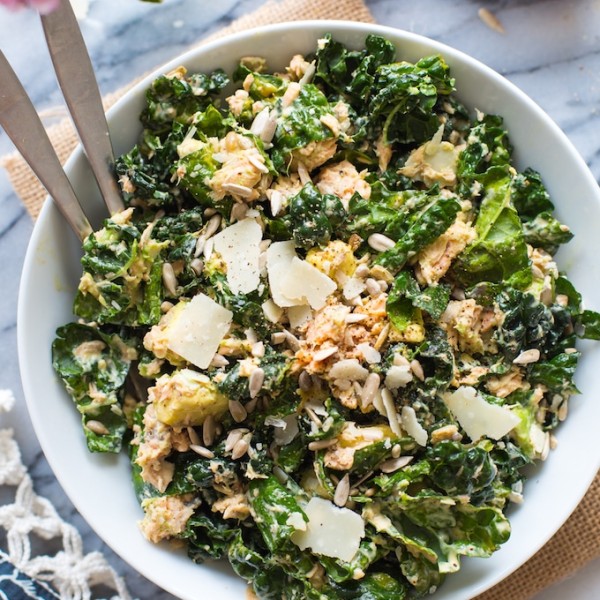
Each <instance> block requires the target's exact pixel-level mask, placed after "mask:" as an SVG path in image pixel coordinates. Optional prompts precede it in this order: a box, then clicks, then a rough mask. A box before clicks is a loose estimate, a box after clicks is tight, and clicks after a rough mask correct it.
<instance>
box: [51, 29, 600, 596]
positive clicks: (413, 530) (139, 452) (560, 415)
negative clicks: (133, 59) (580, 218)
mask: <svg viewBox="0 0 600 600" xmlns="http://www.w3.org/2000/svg"><path fill="white" fill-rule="evenodd" d="M231 81H233V82H234V90H233V92H232V93H230V95H228V96H227V97H225V95H224V92H225V90H228V91H230V90H231V89H232V86H231V85H229V84H230V82H231ZM454 85H455V82H454V79H453V77H452V75H451V73H450V69H449V68H448V65H447V64H446V62H445V61H444V59H443V57H441V56H428V57H423V58H421V59H420V60H418V61H417V62H416V63H414V64H413V63H409V62H407V61H404V60H402V59H401V57H397V56H396V48H395V46H394V45H393V44H392V43H391V42H389V41H388V40H386V39H383V38H381V37H379V36H375V35H370V36H368V37H367V38H366V40H365V45H364V48H361V49H351V48H347V47H345V46H344V45H343V44H341V43H340V42H338V41H336V40H334V39H333V38H332V37H331V36H330V35H327V36H325V37H324V38H323V39H322V40H319V44H318V47H317V48H316V49H315V52H314V54H312V55H310V56H307V57H304V56H300V55H297V56H294V57H292V58H291V61H290V63H289V65H288V66H287V67H286V68H285V70H283V71H282V72H279V73H271V72H269V67H268V65H267V64H266V62H265V61H264V60H263V59H261V58H260V57H255V56H253V57H243V58H241V60H240V66H239V67H238V68H237V69H236V71H235V72H234V73H232V74H231V77H230V76H229V75H227V74H225V73H224V72H223V71H221V70H216V71H214V72H212V73H205V74H202V73H193V74H189V73H187V72H186V71H185V69H183V68H179V69H176V70H175V71H173V72H171V73H167V74H165V75H163V76H161V77H159V78H158V79H157V80H156V81H155V82H154V83H153V84H152V85H151V87H150V89H149V90H148V92H147V95H146V105H145V108H144V110H143V112H142V114H141V123H142V126H143V132H142V135H141V136H140V139H139V142H138V144H137V145H136V146H135V147H134V148H132V149H131V151H130V152H128V153H126V154H124V155H123V156H121V157H120V158H119V159H118V161H117V165H116V171H117V175H118V176H119V181H120V184H121V188H122V191H123V198H124V201H125V204H126V209H125V210H123V211H122V212H121V213H119V214H117V215H114V216H113V217H111V218H110V219H107V220H106V221H105V223H104V225H103V227H102V228H101V229H100V230H98V231H97V232H95V233H93V234H92V235H90V236H89V238H88V239H86V240H85V242H84V244H83V251H84V256H83V259H82V267H83V274H82V277H81V280H80V284H79V288H78V291H77V294H76V297H75V300H74V306H73V310H74V313H75V316H76V318H77V321H76V322H74V323H70V324H67V325H65V326H63V327H61V328H59V329H58V331H57V333H56V339H55V341H54V344H53V346H52V358H53V366H54V368H55V370H56V372H57V374H58V376H59V377H60V379H61V380H62V382H63V383H64V385H65V388H66V390H67V392H68V393H69V395H70V396H71V397H72V399H73V401H74V403H75V406H76V408H77V410H78V411H79V412H80V414H81V418H82V424H83V429H84V433H85V437H86V440H87V445H88V448H89V450H90V451H92V452H109V453H116V452H120V451H121V450H122V448H124V449H126V450H127V451H128V453H129V456H130V459H131V466H132V481H133V488H134V492H135V494H136V495H137V498H138V500H139V502H140V505H141V508H142V512H143V519H142V520H141V522H140V527H141V530H142V532H143V534H144V535H145V536H146V537H147V538H148V539H149V540H150V541H152V542H160V541H162V540H175V541H176V542H177V543H179V544H181V543H185V544H186V546H187V550H188V554H189V556H190V558H191V559H192V560H193V561H195V562H198V563H201V562H204V561H206V560H209V559H221V558H226V559H227V560H228V561H229V562H230V563H231V565H232V567H233V569H234V570H235V572H236V573H237V574H238V575H239V576H240V577H242V578H244V579H245V580H246V581H248V582H249V583H250V584H251V585H252V587H253V589H254V591H255V593H256V594H257V595H258V597H260V598H263V599H273V600H275V599H276V600H280V599H281V598H283V597H285V598H287V599H288V600H290V599H303V600H304V599H315V600H317V599H318V600H324V599H327V598H330V599H340V598H343V599H348V600H387V599H389V598H397V599H402V598H415V597H421V596H424V595H427V594H430V593H433V592H434V591H435V590H436V589H437V588H438V587H439V586H440V585H442V584H443V581H444V579H445V577H446V576H447V575H448V574H451V573H453V572H456V571H458V570H459V569H460V564H461V559H462V557H487V556H490V555H491V554H492V553H493V552H495V551H496V550H497V549H498V548H499V547H500V546H501V545H502V544H503V543H504V542H506V540H507V539H508V537H509V536H510V523H509V520H508V517H507V511H506V509H507V508H508V507H509V506H510V505H511V504H512V503H520V502H521V501H522V499H523V490H524V487H523V484H524V480H525V470H524V468H525V467H526V466H527V465H529V464H531V463H533V462H535V461H538V460H545V459H546V458H547V457H548V453H549V449H550V447H551V445H552V442H553V434H552V431H553V429H554V428H556V427H557V426H559V424H560V422H561V421H563V420H564V419H565V417H566V414H567V406H568V402H569V401H570V398H571V397H572V396H573V395H574V394H577V393H578V389H577V386H576V383H575V379H574V376H575V372H576V367H577V362H578V360H579V357H580V352H579V351H578V350H577V349H576V344H577V339H578V338H588V339H595V340H597V339H600V314H598V313H596V312H594V311H592V310H589V309H584V308H583V305H582V298H581V295H580V294H579V293H578V292H577V290H576V289H575V287H574V286H573V284H572V283H571V282H570V281H569V279H568V278H567V277H566V275H564V274H562V273H560V272H559V270H558V267H557V264H556V262H555V259H554V255H555V253H556V252H557V250H558V249H559V247H560V246H561V245H562V244H565V243H567V242H568V241H569V240H570V239H571V238H572V233H571V232H570V231H569V229H568V227H567V226H565V225H563V224H562V223H560V222H559V221H558V220H557V218H556V217H555V216H554V214H553V209H554V205H553V203H552V200H551V198H550V196H549V194H548V191H547V190H546V188H545V187H544V183H543V181H542V176H541V175H540V174H539V173H537V172H535V171H534V170H532V169H525V170H524V171H522V172H519V171H517V170H516V168H515V166H514V164H513V162H512V147H511V143H510V139H509V134H508V132H507V130H506V128H505V126H504V123H503V120H502V118H501V117H500V116H497V115H482V114H477V115H474V116H473V115H471V114H470V112H469V110H468V109H467V108H466V107H464V106H462V105H461V104H460V102H459V101H458V100H457V98H456V97H455V95H454V92H455V89H454ZM223 98H224V101H223Z"/></svg>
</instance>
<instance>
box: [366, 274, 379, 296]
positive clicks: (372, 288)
mask: <svg viewBox="0 0 600 600" xmlns="http://www.w3.org/2000/svg"><path fill="white" fill-rule="evenodd" d="M365 285H366V286H367V292H369V294H370V295H371V296H373V298H376V297H377V296H379V294H381V288H380V287H379V283H377V280H376V279H373V278H372V277H368V278H367V279H366V281H365Z"/></svg>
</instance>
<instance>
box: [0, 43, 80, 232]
mask: <svg viewBox="0 0 600 600" xmlns="http://www.w3.org/2000/svg"><path fill="white" fill-rule="evenodd" d="M0 81H1V82H2V84H1V85H0V125H2V128H3V129H4V131H6V134H7V135H8V137H9V138H10V139H11V140H12V141H13V143H14V145H15V146H16V147H17V149H18V150H19V152H20V153H21V154H22V155H23V158H24V159H25V160H26V161H27V163H28V164H29V165H30V167H31V169H32V170H33V172H34V173H35V174H36V175H37V177H38V179H39V180H40V181H41V182H42V184H43V186H44V187H45V188H46V190H47V191H48V193H49V194H50V196H52V198H54V201H55V202H56V204H57V206H58V208H59V209H60V211H61V212H62V214H63V215H64V217H65V219H66V220H67V221H68V223H69V225H71V227H72V228H73V230H74V231H75V233H76V234H77V235H78V236H79V238H80V239H81V240H83V239H85V238H86V237H87V236H88V235H89V234H90V233H92V227H91V225H90V223H89V221H88V219H87V217H86V216H85V214H84V212H83V210H82V208H81V206H80V205H79V202H78V200H77V197H76V196H75V192H74V191H73V188H72V187H71V182H70V181H69V179H68V178H67V176H66V175H65V172H64V171H63V168H62V166H61V164H60V161H59V160H58V157H57V155H56V152H55V150H54V148H53V146H52V144H51V143H50V140H49V138H48V134H47V133H46V130H45V129H44V126H43V124H42V122H41V121H40V118H39V116H38V114H37V111H36V110H35V107H34V106H33V104H32V103H31V100H30V99H29V96H28V95H27V92H26V91H25V90H24V89H23V86H22V85H21V82H20V81H19V78H18V77H17V75H16V73H15V72H14V71H13V69H12V67H11V66H10V64H9V63H8V60H7V59H6V57H5V56H4V53H3V52H2V51H0Z"/></svg>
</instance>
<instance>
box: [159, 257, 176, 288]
mask: <svg viewBox="0 0 600 600" xmlns="http://www.w3.org/2000/svg"><path fill="white" fill-rule="evenodd" d="M162 281H163V285H164V286H165V289H166V290H167V293H168V294H169V295H170V296H176V295H177V277H175V271H174V270H173V265H172V264H171V263H168V262H166V263H163V266H162Z"/></svg>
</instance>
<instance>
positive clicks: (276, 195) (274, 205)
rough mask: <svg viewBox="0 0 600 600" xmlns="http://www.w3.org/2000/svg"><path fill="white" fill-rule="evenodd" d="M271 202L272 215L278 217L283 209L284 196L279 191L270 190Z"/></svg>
mask: <svg viewBox="0 0 600 600" xmlns="http://www.w3.org/2000/svg"><path fill="white" fill-rule="evenodd" d="M269 191H270V192H271V193H270V194H269V202H270V204H271V214H272V215H273V216H274V217H276V216H277V215H278V214H279V213H280V212H281V209H282V208H283V200H284V196H283V194H282V193H281V192H280V191H278V190H269Z"/></svg>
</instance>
